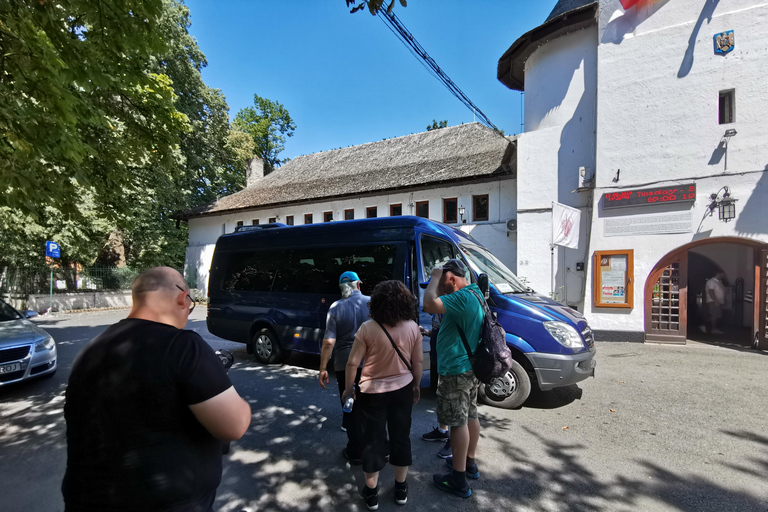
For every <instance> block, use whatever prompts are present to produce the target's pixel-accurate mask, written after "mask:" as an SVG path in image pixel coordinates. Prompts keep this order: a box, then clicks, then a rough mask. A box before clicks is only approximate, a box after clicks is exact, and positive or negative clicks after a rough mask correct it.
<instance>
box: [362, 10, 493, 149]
mask: <svg viewBox="0 0 768 512" xmlns="http://www.w3.org/2000/svg"><path fill="white" fill-rule="evenodd" d="M377 15H378V16H379V18H380V19H381V20H382V21H383V22H384V24H385V25H386V26H387V28H389V30H391V31H392V33H393V34H395V36H397V38H398V39H400V41H401V42H402V43H403V44H404V45H405V47H406V48H408V50H409V51H410V52H411V54H413V56H414V57H416V58H417V59H419V61H420V62H421V64H422V65H423V66H424V67H425V68H426V69H427V71H429V73H430V74H431V75H432V76H433V77H435V78H437V79H438V80H439V81H440V82H442V83H443V85H445V87H446V88H447V89H448V91H450V93H451V94H453V95H454V96H455V97H456V98H458V100H459V101H461V102H462V103H463V104H464V105H465V106H466V107H467V108H468V109H469V110H471V111H472V113H473V114H474V115H476V116H477V118H478V119H479V120H480V122H481V123H482V124H484V125H485V126H487V127H488V128H490V129H492V130H494V131H495V132H497V133H498V134H500V135H502V136H503V135H504V134H503V133H501V130H499V129H498V128H497V127H496V125H495V124H493V123H492V122H491V120H490V119H489V118H488V116H486V115H485V114H484V113H483V111H482V110H480V109H479V108H478V107H477V106H476V105H475V104H474V103H473V102H472V100H470V99H469V98H468V97H467V95H466V94H464V92H463V91H462V90H461V89H459V86H458V85H456V84H455V83H454V82H453V80H451V79H450V77H449V76H448V75H446V74H445V72H444V71H443V70H442V68H440V66H438V65H437V62H435V60H434V59H433V58H432V57H430V56H429V54H428V53H427V50H425V49H424V47H423V46H421V44H419V42H418V41H416V38H414V37H413V34H411V33H410V32H409V31H408V29H407V28H405V25H403V23H402V22H401V21H400V18H398V17H397V15H396V14H395V13H394V12H392V13H390V14H387V13H386V11H385V10H384V9H379V11H378V12H377Z"/></svg>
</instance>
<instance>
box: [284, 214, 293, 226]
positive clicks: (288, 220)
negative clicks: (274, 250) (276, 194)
mask: <svg viewBox="0 0 768 512" xmlns="http://www.w3.org/2000/svg"><path fill="white" fill-rule="evenodd" d="M285 223H286V224H288V225H289V226H293V215H288V216H286V217H285Z"/></svg>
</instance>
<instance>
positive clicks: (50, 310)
mask: <svg viewBox="0 0 768 512" xmlns="http://www.w3.org/2000/svg"><path fill="white" fill-rule="evenodd" d="M48 312H49V313H52V312H53V264H51V302H50V307H49V309H48Z"/></svg>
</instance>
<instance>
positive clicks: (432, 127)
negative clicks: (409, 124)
mask: <svg viewBox="0 0 768 512" xmlns="http://www.w3.org/2000/svg"><path fill="white" fill-rule="evenodd" d="M446 126H448V121H447V120H444V121H440V122H437V120H436V119H433V120H432V124H428V125H427V131H428V132H429V131H432V130H439V129H440V128H445V127H446Z"/></svg>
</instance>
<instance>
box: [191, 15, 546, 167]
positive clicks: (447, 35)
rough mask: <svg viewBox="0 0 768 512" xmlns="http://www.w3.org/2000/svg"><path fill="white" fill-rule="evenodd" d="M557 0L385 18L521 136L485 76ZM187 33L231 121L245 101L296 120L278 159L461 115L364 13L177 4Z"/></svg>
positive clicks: (466, 113)
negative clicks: (270, 103)
mask: <svg viewBox="0 0 768 512" xmlns="http://www.w3.org/2000/svg"><path fill="white" fill-rule="evenodd" d="M556 3H557V2H556V0H528V1H526V0H505V1H502V0H481V1H469V0H463V1H460V0H410V1H409V2H408V7H406V8H403V7H402V6H400V4H399V3H398V4H397V5H396V7H395V13H396V14H397V15H398V17H399V18H400V20H401V21H402V23H403V24H404V25H405V26H406V28H407V29H408V30H409V31H410V32H411V33H412V34H413V35H414V37H415V38H416V40H417V41H418V42H419V43H420V44H421V45H422V46H423V47H424V48H425V49H426V50H427V52H428V53H429V54H430V56H431V57H432V58H433V59H435V61H437V63H438V65H440V67H441V68H443V70H444V71H445V72H446V73H447V75H448V76H449V77H450V78H451V79H452V80H453V81H454V82H455V83H456V84H457V85H458V86H459V87H460V88H461V89H462V90H463V91H464V93H465V94H466V95H467V96H468V97H469V98H470V99H471V100H472V101H473V102H474V103H475V104H476V105H477V106H478V107H479V108H480V110H482V111H483V112H484V113H485V114H486V115H487V116H488V117H489V118H490V119H491V121H492V122H493V123H494V124H495V125H496V126H498V127H499V128H501V129H502V130H504V131H505V133H507V134H508V135H509V134H514V133H519V132H520V107H521V101H520V93H518V92H517V91H512V90H510V89H507V88H506V87H505V86H504V85H502V84H501V83H500V82H499V81H498V80H497V79H496V65H497V62H498V59H499V57H501V55H502V54H503V53H504V51H506V50H507V48H509V46H510V45H511V44H512V43H513V42H514V41H515V39H517V38H518V37H519V36H520V35H522V34H523V33H525V32H527V31H528V30H530V29H532V28H534V27H536V26H538V25H539V24H541V23H542V22H543V21H544V20H545V19H546V17H547V15H548V14H549V12H550V11H551V10H552V8H553V7H554V5H555V4H556ZM186 4H187V5H188V6H189V9H190V11H191V16H192V27H191V28H190V32H191V33H192V35H193V36H194V37H195V38H196V39H197V41H198V44H199V45H200V48H201V49H202V51H203V52H204V53H205V55H206V57H207V59H208V67H207V68H206V69H204V70H203V79H204V80H205V82H206V83H207V84H208V85H209V86H211V87H215V88H218V89H221V90H222V91H223V92H224V95H225V96H226V98H227V102H228V103H229V107H230V116H232V117H234V115H235V113H236V112H237V111H238V110H239V109H240V108H243V107H246V106H251V105H252V104H253V95H254V94H258V95H259V96H262V97H266V98H269V99H271V100H274V101H279V102H280V103H282V104H283V105H284V106H285V107H286V108H287V109H288V112H289V113H290V114H291V117H292V118H293V120H294V122H295V123H296V131H295V134H294V136H293V137H291V138H289V139H288V141H287V143H286V145H285V151H284V152H283V153H281V155H280V156H281V157H283V158H285V157H289V158H291V157H295V156H299V155H303V154H309V153H314V152H318V151H325V150H329V149H335V148H339V147H346V146H353V145H357V144H363V143H365V142H373V141H378V140H382V139H385V138H392V137H399V136H402V135H408V134H411V133H418V132H422V131H424V130H425V129H426V126H427V125H428V124H431V122H432V120H433V119H436V120H438V121H440V120H447V121H448V125H449V126H453V125H457V124H461V123H469V122H472V121H473V120H474V119H473V115H472V112H471V111H470V110H469V109H467V108H466V107H465V106H464V105H463V104H462V103H461V102H459V100H458V99H456V98H454V97H453V96H452V95H451V94H450V92H449V91H448V90H447V89H446V88H445V86H443V85H442V83H440V82H439V81H438V80H436V79H435V78H433V77H432V76H431V75H430V74H429V73H428V72H427V70H426V69H425V68H424V66H423V65H422V64H421V63H420V61H419V60H417V59H416V58H415V57H413V56H412V55H411V53H410V52H409V51H408V49H407V48H406V47H405V46H404V45H403V44H402V43H401V42H400V40H399V39H398V38H396V37H395V35H394V34H393V33H392V32H390V30H389V29H388V28H387V26H386V25H385V24H384V22H382V21H381V20H380V19H379V18H378V17H374V16H371V15H370V14H369V13H368V12H367V11H365V12H358V13H355V14H350V13H349V9H347V7H346V3H345V1H344V0H313V1H310V0H295V1H292V2H287V1H284V0H218V1H211V0H187V1H186Z"/></svg>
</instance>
